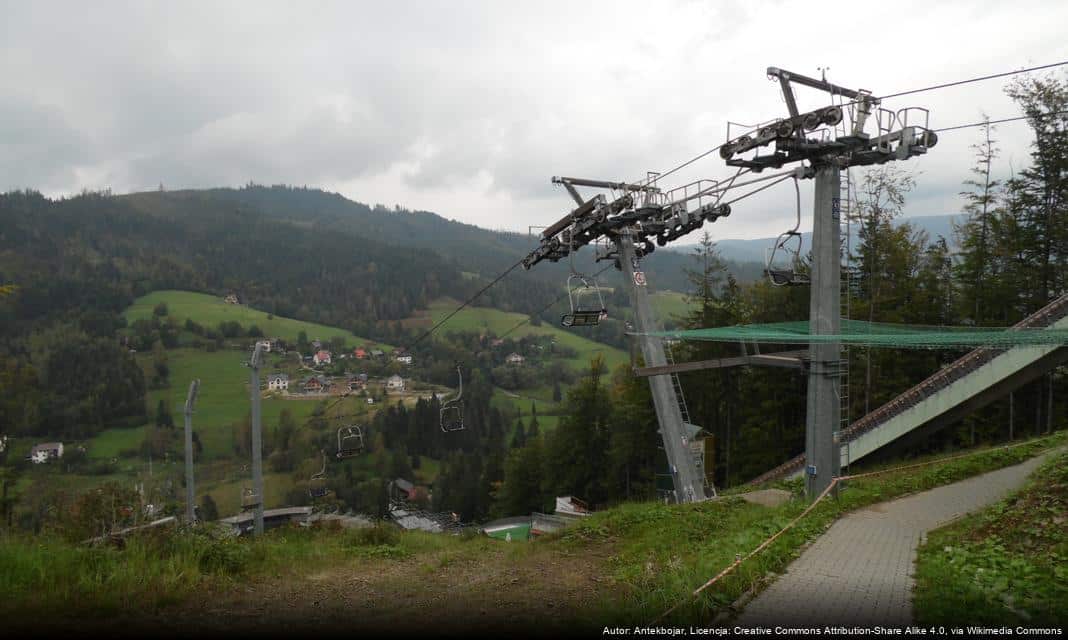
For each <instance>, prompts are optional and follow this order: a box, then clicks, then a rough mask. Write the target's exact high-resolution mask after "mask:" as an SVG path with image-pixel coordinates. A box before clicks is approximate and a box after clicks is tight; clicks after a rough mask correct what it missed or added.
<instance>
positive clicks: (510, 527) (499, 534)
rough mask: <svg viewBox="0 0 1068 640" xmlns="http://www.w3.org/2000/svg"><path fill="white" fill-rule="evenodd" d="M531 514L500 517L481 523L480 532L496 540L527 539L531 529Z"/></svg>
mask: <svg viewBox="0 0 1068 640" xmlns="http://www.w3.org/2000/svg"><path fill="white" fill-rule="evenodd" d="M531 524H532V518H531V516H516V517H514V518H501V519H499V520H494V521H493V522H487V523H486V524H484V525H482V532H483V533H485V534H486V535H487V536H489V537H491V538H497V539H498V540H507V541H508V542H511V541H513V540H529V539H530V530H531Z"/></svg>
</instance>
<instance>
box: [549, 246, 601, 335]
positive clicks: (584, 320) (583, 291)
mask: <svg viewBox="0 0 1068 640" xmlns="http://www.w3.org/2000/svg"><path fill="white" fill-rule="evenodd" d="M568 238H570V239H571V240H570V244H571V247H570V251H568V252H567V255H568V262H569V263H570V266H571V275H569V276H568V277H567V298H568V302H570V304H571V313H565V314H564V315H563V316H561V317H560V324H561V325H562V326H565V327H591V326H595V325H598V324H600V323H601V320H604V319H605V318H607V317H608V309H606V308H605V306H604V298H603V297H602V296H601V289H600V287H598V286H597V280H596V278H594V277H592V276H591V277H589V278H587V277H586V276H584V275H582V274H581V273H579V272H578V271H576V270H575V252H576V251H577V250H578V247H576V246H575V244H574V238H575V233H574V230H573V229H572V232H571V233H570V234H568ZM591 282H592V283H593V284H592V285H591V284H590V283H591ZM592 294H596V296H597V300H596V301H594V300H593V295H592Z"/></svg>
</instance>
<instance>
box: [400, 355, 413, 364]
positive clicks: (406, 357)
mask: <svg viewBox="0 0 1068 640" xmlns="http://www.w3.org/2000/svg"><path fill="white" fill-rule="evenodd" d="M397 362H403V363H404V364H411V363H412V357H411V356H409V355H404V356H397Z"/></svg>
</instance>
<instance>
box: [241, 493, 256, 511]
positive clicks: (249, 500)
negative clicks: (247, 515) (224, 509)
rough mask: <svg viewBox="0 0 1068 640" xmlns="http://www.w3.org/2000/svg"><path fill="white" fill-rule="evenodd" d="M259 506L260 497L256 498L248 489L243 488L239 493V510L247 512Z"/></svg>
mask: <svg viewBox="0 0 1068 640" xmlns="http://www.w3.org/2000/svg"><path fill="white" fill-rule="evenodd" d="M259 504H260V497H259V496H257V495H256V494H255V493H254V492H253V491H252V489H251V488H250V487H245V488H244V489H243V490H242V491H241V510H242V511H247V510H249V509H252V508H254V507H256V506H258V505H259Z"/></svg>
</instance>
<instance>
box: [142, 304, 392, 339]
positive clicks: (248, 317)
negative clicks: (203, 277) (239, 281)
mask: <svg viewBox="0 0 1068 640" xmlns="http://www.w3.org/2000/svg"><path fill="white" fill-rule="evenodd" d="M160 302H165V303H167V311H168V313H169V314H170V315H171V317H173V318H174V319H175V320H177V321H178V324H179V326H181V325H182V324H184V323H185V319H186V318H192V319H193V320H194V321H196V322H199V323H200V324H202V325H204V326H206V327H215V326H217V325H218V324H219V323H220V322H224V321H230V320H235V321H237V322H239V323H241V326H242V327H244V328H246V329H247V328H248V327H249V326H250V325H253V324H254V325H256V326H257V327H259V328H260V330H261V331H263V335H265V336H267V337H270V338H282V339H283V340H288V341H296V339H297V334H299V333H300V332H301V331H304V332H305V333H306V334H307V335H308V339H309V340H322V341H324V342H325V341H326V340H329V339H330V338H332V337H334V336H341V337H343V338H345V340H346V341H347V342H348V344H350V345H357V344H360V345H362V344H369V345H376V344H380V343H375V342H373V341H371V340H367V339H365V338H361V337H358V336H354V335H353V334H352V333H351V332H349V331H346V330H344V329H339V328H337V327H329V326H326V325H322V324H316V323H314V322H305V321H303V320H294V319H292V318H283V317H280V316H274V317H272V318H270V319H268V317H267V316H268V315H269V314H268V313H267V312H265V311H258V310H256V309H252V308H250V307H247V306H245V305H233V304H227V303H225V302H223V300H222V298H219V297H218V296H214V295H208V294H204V293H194V292H192V291H173V290H171V291H153V292H152V293H150V294H148V295H145V296H142V297H140V298H138V299H137V300H135V301H134V303H133V304H132V305H131V306H130V308H129V309H127V310H126V313H125V315H126V320H127V321H128V322H133V321H134V320H137V319H139V318H147V317H149V316H151V315H152V310H153V309H154V308H155V306H156V305H157V304H159V303H160ZM383 346H386V347H387V348H388V345H383Z"/></svg>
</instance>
